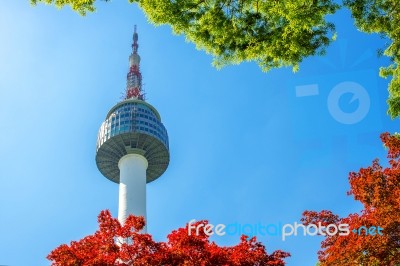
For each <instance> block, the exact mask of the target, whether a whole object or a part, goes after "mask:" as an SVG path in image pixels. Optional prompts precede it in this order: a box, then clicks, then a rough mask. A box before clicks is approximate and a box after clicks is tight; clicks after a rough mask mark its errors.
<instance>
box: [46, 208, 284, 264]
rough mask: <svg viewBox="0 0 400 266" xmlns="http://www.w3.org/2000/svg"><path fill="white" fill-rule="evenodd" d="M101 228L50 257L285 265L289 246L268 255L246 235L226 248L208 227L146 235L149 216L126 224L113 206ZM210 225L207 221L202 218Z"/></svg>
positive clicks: (72, 261) (61, 259)
mask: <svg viewBox="0 0 400 266" xmlns="http://www.w3.org/2000/svg"><path fill="white" fill-rule="evenodd" d="M98 222H99V229H98V230H97V231H96V232H95V233H94V234H93V235H90V236H87V237H85V238H83V239H81V240H79V241H72V242H71V244H70V245H66V244H63V245H61V246H59V247H57V248H56V249H54V250H53V251H51V253H50V254H49V255H48V256H47V259H49V260H50V261H51V262H52V265H53V266H61V265H62V266H77V265H79V266H89V265H135V266H144V265H149V266H150V265H151V266H153V265H155V266H157V265H160V266H161V265H163V266H176V265H188V266H189V265H190V266H196V265H198V266H207V265H209V266H213V265H226V266H228V265H229V266H255V265H259V266H262V265H266V266H283V265H285V262H284V258H286V257H288V256H290V254H289V253H287V252H283V251H280V250H278V251H274V252H273V253H272V254H270V255H268V254H267V252H266V250H265V246H264V245H262V244H261V243H260V242H257V241H256V238H255V237H253V238H250V239H248V238H247V237H246V236H242V237H241V239H240V243H239V244H237V245H236V246H232V247H220V246H218V245H217V244H215V243H214V242H210V241H209V236H207V235H206V234H205V233H204V232H200V234H199V235H196V234H191V235H189V234H188V227H187V226H186V227H185V228H179V229H177V230H174V231H172V232H171V233H170V234H169V235H168V241H167V242H155V241H154V240H153V239H152V237H151V236H150V235H149V234H142V233H140V230H141V229H142V228H143V227H144V225H145V223H144V219H143V217H135V216H129V217H128V219H127V220H126V222H125V224H124V225H123V226H121V224H120V223H119V221H118V220H117V219H115V218H113V217H112V216H111V214H110V212H109V211H108V210H106V211H102V212H101V213H100V214H99V216H98ZM199 223H203V224H207V221H199V222H197V223H195V224H194V225H197V224H199Z"/></svg>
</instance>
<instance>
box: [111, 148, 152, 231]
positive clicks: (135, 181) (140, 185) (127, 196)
mask: <svg viewBox="0 0 400 266" xmlns="http://www.w3.org/2000/svg"><path fill="white" fill-rule="evenodd" d="M147 166H148V162H147V160H146V158H145V157H143V156H142V155H140V154H127V155H125V156H124V157H122V158H121V159H120V160H119V162H118V168H119V170H120V183H119V207H118V220H119V222H120V223H121V224H124V223H125V220H126V218H127V217H128V216H129V215H130V214H133V215H135V216H143V217H144V219H145V221H147V220H146V170H147ZM146 227H147V226H145V227H144V228H143V230H142V231H141V232H142V233H146V232H147V228H146Z"/></svg>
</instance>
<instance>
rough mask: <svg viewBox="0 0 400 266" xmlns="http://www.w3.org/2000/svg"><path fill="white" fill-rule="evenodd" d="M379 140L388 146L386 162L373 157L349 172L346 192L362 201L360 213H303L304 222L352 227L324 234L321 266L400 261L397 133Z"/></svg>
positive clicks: (399, 145) (399, 150) (399, 141)
mask: <svg viewBox="0 0 400 266" xmlns="http://www.w3.org/2000/svg"><path fill="white" fill-rule="evenodd" d="M381 140H382V142H383V143H384V145H385V147H387V148H388V155H387V157H388V159H389V166H388V167H386V168H384V167H383V166H382V165H380V164H379V160H378V159H375V160H374V161H373V162H372V165H371V166H369V167H367V168H361V169H360V170H359V171H358V172H352V173H350V175H349V182H350V186H351V189H350V191H349V192H348V195H353V197H354V199H355V200H358V201H360V202H361V203H362V204H363V206H364V209H363V210H362V211H361V213H360V214H357V213H356V214H350V215H349V216H347V217H344V218H339V217H338V216H337V215H334V214H333V213H332V212H330V211H326V210H325V211H321V212H314V211H305V212H304V213H303V218H302V222H303V223H304V224H306V225H308V224H317V223H319V222H321V224H322V225H323V226H325V225H327V224H336V225H339V224H348V225H349V228H350V230H351V231H350V232H349V234H348V235H339V234H335V235H332V236H330V235H326V236H325V240H324V241H322V243H321V250H320V251H319V252H318V258H319V260H320V265H321V266H325V265H329V266H332V265H341V266H342V265H385V266H395V265H400V137H399V135H390V134H389V133H384V134H382V135H381ZM360 228H361V229H362V230H361V229H360ZM371 228H372V229H373V230H371ZM376 228H378V230H377V229H376ZM379 228H380V229H379ZM353 230H354V232H353Z"/></svg>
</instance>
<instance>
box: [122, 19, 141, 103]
mask: <svg viewBox="0 0 400 266" xmlns="http://www.w3.org/2000/svg"><path fill="white" fill-rule="evenodd" d="M138 39H139V38H138V34H137V32H136V25H135V27H134V32H133V43H132V53H131V55H130V56H129V72H128V74H127V76H126V90H125V100H126V99H131V98H134V99H139V100H144V93H143V92H142V73H140V56H139V54H138V48H139V44H138Z"/></svg>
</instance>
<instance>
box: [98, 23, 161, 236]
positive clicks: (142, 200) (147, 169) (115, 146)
mask: <svg viewBox="0 0 400 266" xmlns="http://www.w3.org/2000/svg"><path fill="white" fill-rule="evenodd" d="M138 47H139V45H138V34H137V32H136V26H135V31H134V34H133V44H132V53H131V55H130V56H129V65H130V67H129V72H128V74H127V82H126V90H125V97H124V99H123V100H122V101H121V102H119V103H117V104H116V105H115V106H114V107H112V108H111V110H110V111H109V112H108V114H107V116H106V118H105V121H104V122H103V123H102V125H101V127H100V130H99V133H98V137H97V145H96V164H97V167H98V169H99V170H100V172H101V173H102V174H103V175H104V176H105V177H107V178H108V179H109V180H111V181H113V182H115V183H119V208H118V219H119V221H120V222H121V223H124V221H125V219H126V217H127V216H128V215H130V214H134V215H136V216H143V217H144V218H145V219H146V183H149V182H152V181H154V180H155V179H157V178H158V177H160V176H161V175H162V174H163V173H164V172H165V170H166V169H167V167H168V164H169V146H168V134H167V130H166V129H165V127H164V125H163V124H162V122H161V117H160V114H159V113H158V112H157V110H156V109H155V108H154V107H153V106H152V105H150V104H149V103H147V102H146V101H145V97H144V93H143V90H142V75H141V73H140V67H139V66H140V56H139V54H138ZM144 231H146V229H145V230H144Z"/></svg>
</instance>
